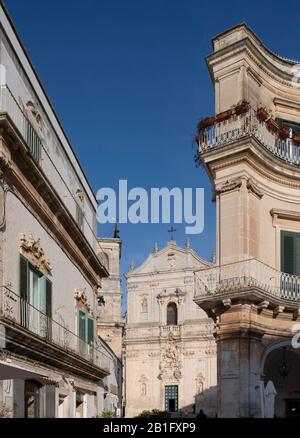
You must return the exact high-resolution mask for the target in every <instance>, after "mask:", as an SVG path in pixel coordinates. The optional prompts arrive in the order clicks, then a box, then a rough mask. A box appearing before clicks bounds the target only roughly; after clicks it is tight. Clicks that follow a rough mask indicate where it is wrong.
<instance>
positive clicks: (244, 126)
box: [197, 108, 300, 165]
mask: <svg viewBox="0 0 300 438" xmlns="http://www.w3.org/2000/svg"><path fill="white" fill-rule="evenodd" d="M249 135H252V136H253V137H255V138H256V139H258V140H259V141H260V143H261V144H262V145H263V146H264V147H265V148H266V149H268V150H269V151H270V152H272V154H274V155H275V156H277V157H279V158H281V159H282V160H284V161H286V162H288V163H290V164H294V165H300V145H299V144H298V143H296V142H295V141H294V140H293V138H281V137H280V134H279V133H278V132H276V131H274V130H272V129H270V128H268V124H267V123H266V122H265V121H261V120H259V118H258V117H257V113H256V110H254V109H253V108H250V109H249V110H248V111H247V112H246V113H244V114H240V115H233V116H231V117H230V118H228V119H227V120H225V121H222V122H218V123H217V122H215V123H213V124H211V125H210V126H208V127H207V128H204V129H202V130H201V131H200V132H199V134H198V135H197V141H198V145H199V150H198V153H199V155H200V156H201V154H202V153H204V152H206V151H208V150H211V149H215V148H220V147H222V146H225V145H227V144H229V143H230V142H233V141H235V140H238V139H241V138H243V137H246V136H249Z"/></svg>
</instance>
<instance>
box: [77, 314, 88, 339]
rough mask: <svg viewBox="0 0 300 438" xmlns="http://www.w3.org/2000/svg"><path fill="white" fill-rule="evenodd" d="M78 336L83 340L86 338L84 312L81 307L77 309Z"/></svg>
mask: <svg viewBox="0 0 300 438" xmlns="http://www.w3.org/2000/svg"><path fill="white" fill-rule="evenodd" d="M78 336H79V338H80V339H82V340H83V341H85V340H86V314H85V312H84V311H83V310H81V309H78Z"/></svg>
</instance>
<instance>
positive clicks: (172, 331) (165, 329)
mask: <svg viewBox="0 0 300 438" xmlns="http://www.w3.org/2000/svg"><path fill="white" fill-rule="evenodd" d="M170 336H172V337H174V338H180V337H181V336H182V326H181V325H162V326H160V337H162V338H168V337H170Z"/></svg>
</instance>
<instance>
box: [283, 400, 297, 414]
mask: <svg viewBox="0 0 300 438" xmlns="http://www.w3.org/2000/svg"><path fill="white" fill-rule="evenodd" d="M285 416H286V418H300V400H286V401H285Z"/></svg>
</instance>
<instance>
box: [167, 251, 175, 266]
mask: <svg viewBox="0 0 300 438" xmlns="http://www.w3.org/2000/svg"><path fill="white" fill-rule="evenodd" d="M168 263H169V265H170V267H171V268H173V267H174V266H175V263H176V254H175V253H169V254H168Z"/></svg>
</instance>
